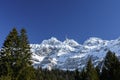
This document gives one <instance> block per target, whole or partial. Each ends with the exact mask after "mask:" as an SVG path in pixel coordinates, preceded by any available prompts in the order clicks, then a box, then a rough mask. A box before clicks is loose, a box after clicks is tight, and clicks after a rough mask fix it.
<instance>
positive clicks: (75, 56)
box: [30, 37, 120, 70]
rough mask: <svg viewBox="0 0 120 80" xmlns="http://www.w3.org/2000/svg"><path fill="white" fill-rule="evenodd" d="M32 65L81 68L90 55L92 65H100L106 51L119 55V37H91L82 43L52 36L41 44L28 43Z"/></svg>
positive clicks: (69, 68)
mask: <svg viewBox="0 0 120 80" xmlns="http://www.w3.org/2000/svg"><path fill="white" fill-rule="evenodd" d="M30 46H31V51H32V53H33V54H32V61H33V66H34V67H36V68H37V67H38V66H39V67H42V68H48V69H55V68H57V69H61V70H75V69H79V70H81V69H82V68H83V67H84V66H85V64H86V62H87V61H88V59H89V58H90V57H91V59H92V61H93V64H94V66H97V65H100V66H101V64H102V62H103V59H104V57H105V55H106V53H107V52H108V51H109V50H110V51H112V52H115V53H116V55H117V56H118V57H119V56H120V38H118V39H115V40H102V39H100V38H96V37H91V38H89V39H88V40H86V41H85V42H84V43H83V44H79V43H78V42H76V41H75V40H73V39H66V40H65V41H63V42H62V41H59V40H58V39H57V38H55V37H52V38H50V39H48V40H43V41H42V43H41V44H30Z"/></svg>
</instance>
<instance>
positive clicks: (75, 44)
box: [63, 38, 80, 47]
mask: <svg viewBox="0 0 120 80" xmlns="http://www.w3.org/2000/svg"><path fill="white" fill-rule="evenodd" d="M63 43H64V44H67V45H69V46H72V47H75V46H80V44H79V43H77V42H76V41H75V40H73V39H68V38H67V39H66V40H65V41H64V42H63Z"/></svg>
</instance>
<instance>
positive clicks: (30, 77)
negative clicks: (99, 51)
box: [0, 28, 120, 80]
mask: <svg viewBox="0 0 120 80" xmlns="http://www.w3.org/2000/svg"><path fill="white" fill-rule="evenodd" d="M31 55H32V53H31V51H30V45H29V41H28V37H27V32H26V30H25V29H21V30H20V32H18V31H17V29H16V28H13V29H12V30H11V31H10V33H9V34H8V36H7V37H6V39H5V41H4V43H3V46H2V48H1V50H0V80H120V61H119V59H118V58H117V56H116V55H115V53H113V52H111V51H108V52H107V54H106V57H105V58H104V60H103V63H102V65H101V67H99V66H96V67H94V65H93V64H92V60H91V58H90V59H89V60H88V62H87V64H86V66H85V67H84V68H83V69H82V70H81V71H79V70H78V69H76V70H75V71H69V70H67V71H63V70H59V69H53V70H51V71H49V70H47V69H42V68H40V67H38V68H37V69H35V68H33V66H32V61H31Z"/></svg>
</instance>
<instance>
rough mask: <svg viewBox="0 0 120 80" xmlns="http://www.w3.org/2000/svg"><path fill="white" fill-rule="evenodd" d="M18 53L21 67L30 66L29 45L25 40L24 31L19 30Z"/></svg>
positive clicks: (26, 39)
mask: <svg viewBox="0 0 120 80" xmlns="http://www.w3.org/2000/svg"><path fill="white" fill-rule="evenodd" d="M20 33H21V34H20V50H21V51H20V53H21V59H22V63H23V65H26V66H30V65H31V61H30V60H31V54H32V53H31V51H30V45H29V41H28V38H27V34H26V30H25V29H21V32H20Z"/></svg>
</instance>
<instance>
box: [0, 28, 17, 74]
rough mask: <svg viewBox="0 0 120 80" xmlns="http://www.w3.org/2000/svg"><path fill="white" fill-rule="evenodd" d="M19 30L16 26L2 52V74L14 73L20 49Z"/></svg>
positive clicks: (0, 64)
mask: <svg viewBox="0 0 120 80" xmlns="http://www.w3.org/2000/svg"><path fill="white" fill-rule="evenodd" d="M18 45H19V38H18V32H17V30H16V29H15V28H13V30H12V31H11V32H10V33H9V35H8V36H7V38H6V40H5V42H4V44H3V47H2V49H1V54H0V58H1V59H0V61H1V62H0V70H1V75H8V74H12V72H13V69H15V68H14V66H15V64H16V60H17V57H18V50H19V46H18Z"/></svg>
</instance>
